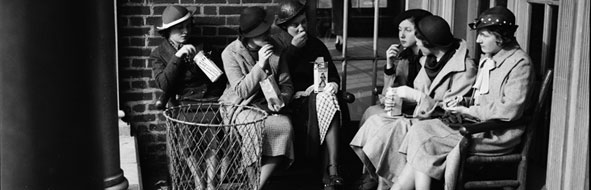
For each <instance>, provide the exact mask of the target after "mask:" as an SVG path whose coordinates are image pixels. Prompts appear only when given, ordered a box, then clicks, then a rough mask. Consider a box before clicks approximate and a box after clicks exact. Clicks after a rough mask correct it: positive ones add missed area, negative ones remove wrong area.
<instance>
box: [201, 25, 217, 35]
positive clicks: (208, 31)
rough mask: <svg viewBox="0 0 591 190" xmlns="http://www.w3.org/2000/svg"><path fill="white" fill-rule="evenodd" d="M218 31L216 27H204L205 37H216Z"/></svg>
mask: <svg viewBox="0 0 591 190" xmlns="http://www.w3.org/2000/svg"><path fill="white" fill-rule="evenodd" d="M216 33H217V30H216V28H215V27H203V35H204V36H213V35H216Z"/></svg>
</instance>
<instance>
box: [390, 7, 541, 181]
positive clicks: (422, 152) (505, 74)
mask: <svg viewBox="0 0 591 190" xmlns="http://www.w3.org/2000/svg"><path fill="white" fill-rule="evenodd" d="M470 28H472V29H474V30H477V32H478V37H477V39H476V43H478V44H479V45H480V47H481V49H482V52H483V53H484V55H483V56H482V58H481V59H480V68H479V70H478V77H477V80H476V83H475V84H474V89H475V91H474V102H475V103H474V105H472V106H469V107H463V106H457V107H452V108H446V109H448V110H450V111H452V112H456V113H457V114H467V115H469V116H472V117H476V118H478V119H480V120H482V121H485V120H490V119H500V120H504V121H511V120H516V119H519V118H521V117H522V115H523V112H524V110H525V109H526V107H527V104H528V103H527V100H528V98H527V97H528V95H529V94H530V92H531V90H530V89H531V85H532V83H533V77H534V71H533V65H532V64H531V60H530V57H529V56H528V55H527V54H526V53H525V52H524V51H523V50H522V49H521V48H520V47H519V44H517V41H516V40H515V36H514V33H515V30H516V29H517V26H516V25H515V16H514V15H513V13H512V12H511V11H509V10H508V9H506V8H504V7H493V8H490V9H488V10H486V11H484V12H483V13H482V14H481V15H480V16H479V17H478V18H477V19H476V21H475V22H474V23H471V24H470ZM524 127H525V126H520V127H516V128H512V129H506V130H497V131H492V132H485V133H480V134H477V135H474V136H473V139H474V142H476V143H475V144H474V145H472V147H470V148H471V149H472V150H471V151H473V152H475V153H477V154H482V155H499V154H505V153H508V152H510V151H511V150H513V148H514V147H515V146H516V145H517V144H519V141H520V137H521V134H522V133H523V131H524ZM461 139H462V136H461V134H460V133H459V131H458V130H456V129H452V128H450V127H448V125H447V124H446V123H444V122H442V121H441V120H440V119H431V120H423V121H420V122H417V123H414V124H413V125H412V127H411V128H410V129H409V131H408V134H407V135H406V137H405V139H404V141H403V143H402V145H401V147H400V152H401V153H403V154H405V155H406V159H407V161H408V163H407V164H406V166H405V167H404V169H403V171H402V174H401V175H400V177H399V178H398V181H397V183H395V184H394V187H393V188H392V189H415V188H416V189H429V188H430V185H431V181H432V179H438V180H439V179H441V178H442V176H443V172H444V170H445V166H446V161H447V160H446V156H447V155H448V153H449V152H450V151H451V150H452V149H453V148H454V147H455V146H457V145H458V143H459V142H460V140H461Z"/></svg>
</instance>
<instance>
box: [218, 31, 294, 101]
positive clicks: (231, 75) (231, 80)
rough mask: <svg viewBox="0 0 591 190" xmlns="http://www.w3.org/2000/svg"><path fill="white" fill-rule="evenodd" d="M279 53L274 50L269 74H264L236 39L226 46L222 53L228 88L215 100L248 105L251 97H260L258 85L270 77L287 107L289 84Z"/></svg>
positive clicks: (284, 65)
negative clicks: (273, 77) (273, 79)
mask: <svg viewBox="0 0 591 190" xmlns="http://www.w3.org/2000/svg"><path fill="white" fill-rule="evenodd" d="M281 51H282V50H281V49H280V48H279V47H275V49H274V51H273V55H271V57H270V58H269V66H270V68H271V69H270V71H269V72H270V73H266V72H265V71H264V70H263V68H261V67H259V66H258V65H256V61H255V60H254V59H253V58H252V56H251V55H250V54H249V53H248V50H247V49H246V47H244V45H243V44H242V42H241V41H240V40H239V39H236V40H234V41H233V42H232V43H230V44H229V45H228V46H227V47H226V48H225V49H224V51H223V52H222V60H223V62H224V69H225V71H226V76H227V77H228V85H227V86H226V89H225V90H224V93H223V95H222V96H221V97H220V100H219V101H220V102H221V103H226V104H231V105H234V104H239V105H249V104H250V102H251V101H252V99H253V98H254V97H257V96H258V97H260V96H262V95H263V92H262V91H261V89H260V85H259V82H260V81H262V80H263V79H265V78H267V77H268V76H269V75H270V74H273V75H274V76H275V79H276V81H277V85H278V87H279V90H280V96H281V98H282V99H283V101H284V102H285V104H288V103H289V102H290V100H291V97H292V95H293V84H292V82H291V77H290V75H289V69H288V67H287V65H286V64H280V56H279V54H280V52H281Z"/></svg>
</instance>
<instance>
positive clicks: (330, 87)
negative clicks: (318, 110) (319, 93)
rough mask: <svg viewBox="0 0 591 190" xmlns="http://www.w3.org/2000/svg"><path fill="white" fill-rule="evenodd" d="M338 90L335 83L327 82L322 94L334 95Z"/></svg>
mask: <svg viewBox="0 0 591 190" xmlns="http://www.w3.org/2000/svg"><path fill="white" fill-rule="evenodd" d="M338 90H339V85H338V84H337V83H336V82H329V83H328V85H326V87H325V88H324V92H326V93H330V94H336V93H337V91H338Z"/></svg>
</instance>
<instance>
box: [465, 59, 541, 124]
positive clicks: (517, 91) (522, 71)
mask: <svg viewBox="0 0 591 190" xmlns="http://www.w3.org/2000/svg"><path fill="white" fill-rule="evenodd" d="M533 72H534V71H533V66H532V65H531V62H530V61H529V60H527V59H521V60H519V62H518V63H517V64H516V65H515V67H513V69H511V71H510V72H509V73H508V75H507V76H506V79H505V80H504V81H505V84H504V85H503V87H502V88H501V89H502V92H500V93H499V94H500V96H501V97H499V98H496V99H494V100H493V101H488V102H487V103H486V104H481V105H478V106H470V107H469V108H468V110H469V112H468V114H470V115H473V116H476V117H478V118H479V119H481V120H489V119H501V120H505V121H511V120H515V119H518V118H520V117H521V115H522V114H523V111H524V110H525V101H526V99H527V96H528V94H530V93H529V91H530V90H531V88H530V87H531V84H532V82H533V78H532V77H533V75H532V74H533Z"/></svg>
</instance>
